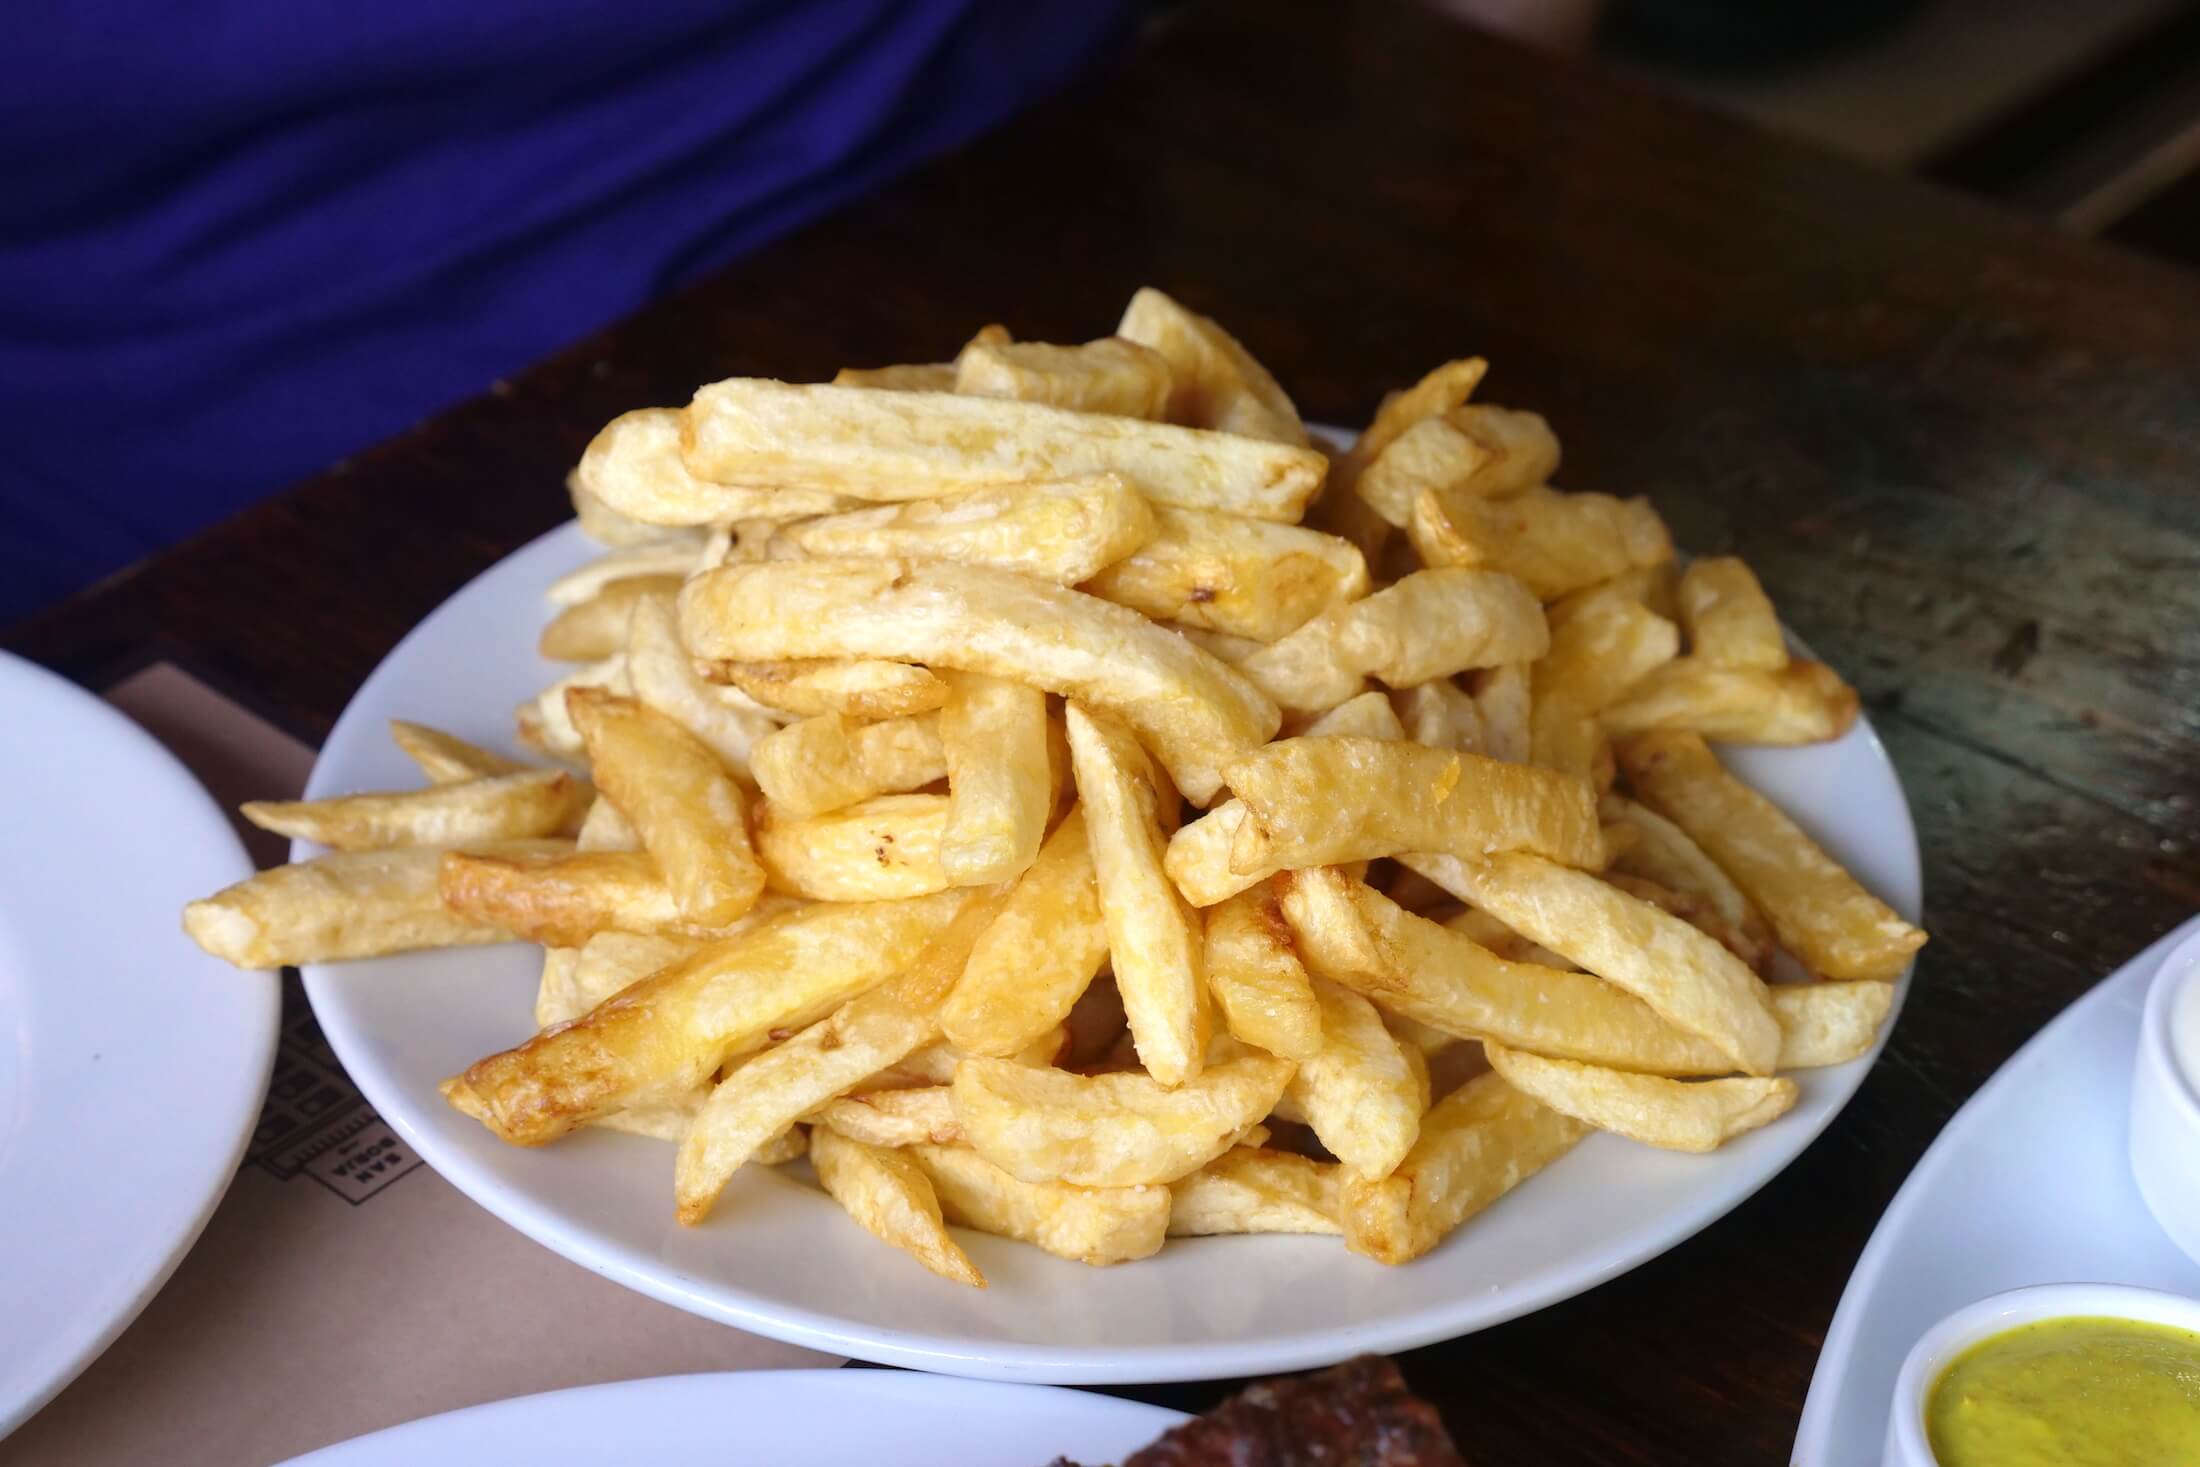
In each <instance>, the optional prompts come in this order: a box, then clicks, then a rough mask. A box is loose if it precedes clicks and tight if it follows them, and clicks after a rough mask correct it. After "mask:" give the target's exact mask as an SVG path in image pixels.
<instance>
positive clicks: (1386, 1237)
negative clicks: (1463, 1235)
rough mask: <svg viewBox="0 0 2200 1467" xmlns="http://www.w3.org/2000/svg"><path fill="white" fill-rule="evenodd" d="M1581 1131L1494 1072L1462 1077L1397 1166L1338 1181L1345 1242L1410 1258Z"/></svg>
mask: <svg viewBox="0 0 2200 1467" xmlns="http://www.w3.org/2000/svg"><path fill="white" fill-rule="evenodd" d="M1588 1131H1589V1128H1588V1127H1587V1126H1585V1125H1583V1124H1582V1123H1581V1122H1580V1121H1577V1120H1575V1119H1574V1118H1573V1117H1572V1116H1568V1115H1562V1114H1560V1113H1559V1112H1558V1111H1555V1110H1552V1109H1551V1108H1550V1107H1548V1106H1546V1105H1543V1104H1541V1103H1540V1102H1538V1101H1536V1100H1533V1099H1531V1098H1530V1097H1528V1096H1526V1095H1524V1094H1522V1093H1521V1092H1520V1091H1518V1090H1516V1089H1514V1088H1513V1087H1512V1086H1511V1085H1508V1084H1507V1083H1505V1080H1504V1079H1503V1077H1501V1076H1498V1075H1494V1074H1492V1075H1483V1076H1480V1077H1478V1078H1476V1079H1473V1080H1469V1081H1468V1082H1467V1083H1466V1084H1464V1085H1462V1086H1460V1087H1459V1088H1458V1089H1457V1090H1454V1091H1453V1092H1452V1093H1451V1094H1449V1095H1447V1096H1445V1097H1444V1098H1443V1099H1442V1100H1440V1101H1438V1102H1437V1103H1436V1105H1435V1107H1434V1108H1433V1109H1432V1110H1430V1111H1429V1113H1428V1115H1427V1116H1426V1117H1424V1118H1423V1120H1422V1122H1421V1134H1420V1138H1419V1139H1418V1140H1417V1141H1416V1142H1415V1143H1414V1146H1413V1150H1412V1151H1411V1152H1409V1153H1407V1155H1406V1158H1405V1160H1404V1161H1402V1162H1400V1163H1399V1164H1398V1168H1397V1170H1396V1171H1394V1172H1392V1173H1391V1174H1389V1175H1388V1176H1384V1177H1379V1178H1349V1179H1347V1180H1346V1182H1345V1184H1344V1201H1343V1206H1342V1212H1343V1221H1344V1242H1345V1246H1346V1247H1347V1248H1350V1249H1351V1250H1352V1251H1353V1252H1355V1253H1358V1254H1361V1255H1363V1256H1365V1257H1368V1258H1372V1259H1374V1260H1375V1261H1376V1262H1378V1263H1388V1264H1400V1263H1409V1262H1411V1261H1412V1260H1414V1259H1416V1258H1418V1257H1420V1256H1421V1255H1422V1254H1424V1253H1426V1252H1428V1251H1429V1249H1431V1248H1433V1247H1435V1246H1436V1245H1437V1244H1438V1243H1440V1242H1442V1241H1443V1240H1444V1237H1445V1235H1446V1234H1448V1233H1450V1232H1451V1231H1452V1230H1453V1229H1454V1228H1456V1227H1458V1226H1459V1225H1460V1224H1461V1223H1463V1222H1465V1221H1466V1220H1467V1219H1468V1218H1470V1217H1473V1216H1474V1215H1475V1214H1476V1213H1479V1212H1481V1211H1482V1210H1483V1209H1485V1208H1487V1207H1488V1206H1489V1205H1490V1204H1491V1203H1493V1202H1495V1201H1496V1200H1497V1199H1498V1198H1500V1197H1502V1196H1504V1195H1505V1194H1506V1193H1507V1192H1510V1191H1511V1190H1512V1189H1513V1188H1515V1187H1517V1186H1519V1185H1520V1184H1521V1183H1522V1182H1524V1181H1526V1180H1527V1179H1528V1178H1529V1177H1531V1176H1533V1175H1535V1174H1536V1173H1537V1172H1539V1171H1541V1170H1543V1169H1544V1168H1545V1167H1547V1166H1549V1165H1550V1164H1551V1163H1552V1162H1554V1161H1556V1160H1558V1158H1560V1157H1561V1156H1564V1155H1565V1154H1566V1153H1567V1152H1568V1151H1570V1150H1572V1149H1573V1146H1574V1143H1575V1142H1577V1141H1579V1140H1580V1139H1581V1138H1582V1137H1583V1136H1585V1135H1587V1134H1588Z"/></svg>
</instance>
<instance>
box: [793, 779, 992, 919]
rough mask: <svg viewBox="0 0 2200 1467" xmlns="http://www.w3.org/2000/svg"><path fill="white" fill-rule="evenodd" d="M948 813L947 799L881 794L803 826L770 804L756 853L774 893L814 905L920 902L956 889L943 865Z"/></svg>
mask: <svg viewBox="0 0 2200 1467" xmlns="http://www.w3.org/2000/svg"><path fill="white" fill-rule="evenodd" d="M947 809H948V803H947V796H945V795H880V796H878V797H877V798H876V799H871V800H865V801H863V802H862V803H861V804H858V805H849V806H846V807H844V808H842V809H838V810H829V811H827V812H826V813H825V814H823V815H812V816H810V817H809V818H808V819H806V820H800V819H788V818H786V817H783V816H782V815H780V813H779V812H778V811H777V810H776V809H774V808H773V807H772V806H770V805H765V806H763V807H762V809H761V810H760V811H759V812H758V814H757V821H756V854H757V856H758V858H759V859H761V860H762V862H763V864H764V873H765V877H766V879H767V880H768V881H769V882H770V883H771V886H772V889H773V890H775V891H784V892H791V893H793V894H794V895H796V896H802V897H808V898H810V899H811V900H812V901H819V902H868V901H884V900H887V899H890V898H894V897H912V896H922V895H924V894H925V893H926V892H934V891H942V890H945V889H946V888H947V887H948V886H949V885H950V884H951V883H950V882H949V881H948V878H947V872H946V870H945V869H944V868H942V867H941V865H940V836H941V833H942V832H943V831H945V830H946V828H947Z"/></svg>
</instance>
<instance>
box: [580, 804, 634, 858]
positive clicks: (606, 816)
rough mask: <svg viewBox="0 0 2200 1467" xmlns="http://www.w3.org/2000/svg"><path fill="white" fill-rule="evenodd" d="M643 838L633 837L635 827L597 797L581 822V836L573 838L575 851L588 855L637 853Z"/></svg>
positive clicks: (613, 806)
mask: <svg viewBox="0 0 2200 1467" xmlns="http://www.w3.org/2000/svg"><path fill="white" fill-rule="evenodd" d="M641 848H642V838H641V837H640V836H638V835H636V834H635V833H634V827H633V826H632V825H631V824H629V823H628V821H627V818H626V817H625V816H624V815H621V814H620V813H619V807H618V806H617V805H614V804H612V803H611V802H610V801H609V800H607V799H605V798H603V796H601V795H598V796H597V797H596V798H595V800H594V801H593V802H592V803H591V804H590V805H589V807H588V814H587V815H585V816H583V817H582V819H581V829H580V834H578V835H576V836H575V837H574V838H573V849H574V850H575V851H577V852H585V851H638V850H640V849H641Z"/></svg>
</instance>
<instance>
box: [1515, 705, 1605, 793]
mask: <svg viewBox="0 0 2200 1467" xmlns="http://www.w3.org/2000/svg"><path fill="white" fill-rule="evenodd" d="M1528 757H1529V760H1530V762H1532V763H1535V764H1538V765H1540V766H1542V767H1543V768H1545V769H1555V770H1557V771H1558V772H1559V773H1561V774H1570V775H1572V776H1573V777H1574V778H1575V779H1578V780H1581V781H1582V782H1583V783H1585V784H1587V785H1588V786H1589V787H1590V788H1591V789H1593V790H1595V791H1596V792H1597V794H1598V795H1599V796H1601V795H1602V794H1603V793H1604V792H1605V791H1606V790H1607V789H1610V788H1611V785H1612V776H1613V773H1614V769H1615V765H1614V763H1613V760H1612V740H1611V738H1610V737H1609V736H1608V735H1607V734H1606V733H1605V732H1604V728H1603V726H1602V725H1601V724H1599V723H1598V722H1597V721H1596V720H1595V719H1594V718H1591V717H1590V716H1589V715H1588V714H1586V713H1583V712H1582V711H1581V710H1580V709H1578V708H1576V707H1574V705H1573V704H1571V703H1569V702H1567V701H1566V700H1565V699H1563V698H1538V699H1537V700H1536V704H1535V712H1534V714H1533V715H1531V716H1530V718H1529V720H1528Z"/></svg>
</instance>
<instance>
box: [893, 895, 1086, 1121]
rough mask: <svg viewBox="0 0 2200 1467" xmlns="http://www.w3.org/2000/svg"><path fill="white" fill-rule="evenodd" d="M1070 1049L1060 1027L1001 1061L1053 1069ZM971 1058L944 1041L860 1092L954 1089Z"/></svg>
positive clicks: (902, 1061) (895, 1065)
mask: <svg viewBox="0 0 2200 1467" xmlns="http://www.w3.org/2000/svg"><path fill="white" fill-rule="evenodd" d="M994 920H995V921H999V920H1000V919H999V918H995V919H994ZM973 951H975V949H973ZM966 966H967V965H966ZM1068 1045H1069V1030H1068V1029H1067V1028H1066V1027H1065V1026H1063V1025H1060V1024H1057V1025H1055V1026H1054V1027H1053V1028H1052V1029H1049V1030H1047V1032H1046V1033H1044V1034H1042V1035H1040V1036H1039V1037H1038V1038H1037V1039H1034V1040H1032V1041H1031V1043H1029V1044H1027V1045H1025V1046H1024V1047H1023V1048H1022V1049H1019V1050H1017V1051H1016V1052H1015V1053H1014V1054H1012V1055H1005V1056H1000V1057H1001V1058H1006V1059H1012V1060H1015V1061H1016V1062H1017V1063H1018V1064H1023V1065H1051V1064H1053V1063H1055V1062H1056V1061H1057V1060H1059V1059H1061V1058H1062V1056H1063V1055H1065V1054H1066V1053H1068ZM970 1057H971V1056H970V1054H969V1053H968V1051H965V1050H961V1049H957V1048H956V1047H955V1046H954V1045H952V1044H949V1043H948V1042H947V1041H946V1040H944V1039H942V1040H939V1041H937V1042H935V1043H932V1044H927V1045H924V1046H922V1047H921V1048H918V1049H914V1050H911V1051H910V1052H909V1053H908V1054H906V1055H904V1056H903V1057H902V1058H900V1059H898V1060H896V1061H894V1062H893V1063H892V1064H891V1065H888V1066H887V1067H886V1068H885V1069H883V1070H881V1071H879V1072H878V1073H877V1074H876V1075H873V1076H872V1077H871V1078H870V1079H869V1080H867V1081H865V1082H864V1084H863V1085H862V1086H861V1087H859V1088H861V1089H865V1090H872V1089H891V1088H893V1087H895V1086H903V1087H907V1086H912V1085H952V1084H953V1083H954V1082H955V1068H956V1066H958V1065H960V1064H961V1063H962V1062H963V1061H964V1060H966V1059H969V1058H970Z"/></svg>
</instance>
